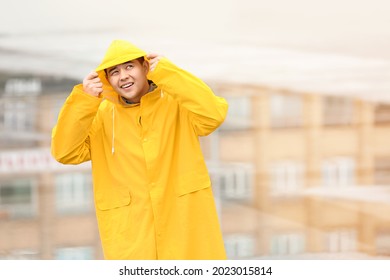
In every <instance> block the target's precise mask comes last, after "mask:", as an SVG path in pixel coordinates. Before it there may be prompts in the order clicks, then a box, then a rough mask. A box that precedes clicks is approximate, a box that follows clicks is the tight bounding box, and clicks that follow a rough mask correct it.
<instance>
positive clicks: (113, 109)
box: [111, 105, 115, 154]
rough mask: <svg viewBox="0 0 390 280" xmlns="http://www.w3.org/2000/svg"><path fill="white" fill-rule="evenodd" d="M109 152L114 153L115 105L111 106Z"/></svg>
mask: <svg viewBox="0 0 390 280" xmlns="http://www.w3.org/2000/svg"><path fill="white" fill-rule="evenodd" d="M111 153H112V154H114V153H115V105H113V106H112V142H111Z"/></svg>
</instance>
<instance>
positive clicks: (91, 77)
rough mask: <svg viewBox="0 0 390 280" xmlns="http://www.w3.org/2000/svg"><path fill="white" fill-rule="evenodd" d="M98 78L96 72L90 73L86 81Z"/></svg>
mask: <svg viewBox="0 0 390 280" xmlns="http://www.w3.org/2000/svg"><path fill="white" fill-rule="evenodd" d="M97 77H99V75H98V73H97V72H95V71H93V72H91V73H89V74H88V75H87V76H86V77H85V79H86V80H93V79H95V78H97Z"/></svg>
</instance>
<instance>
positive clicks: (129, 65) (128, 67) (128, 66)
mask: <svg viewBox="0 0 390 280" xmlns="http://www.w3.org/2000/svg"><path fill="white" fill-rule="evenodd" d="M133 67H134V66H133V64H127V65H126V69H127V70H129V69H131V68H133Z"/></svg>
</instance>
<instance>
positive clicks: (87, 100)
mask: <svg viewBox="0 0 390 280" xmlns="http://www.w3.org/2000/svg"><path fill="white" fill-rule="evenodd" d="M144 55H145V53H144V52H143V51H142V50H140V49H138V48H137V47H135V46H134V45H132V44H130V43H128V42H126V41H120V40H117V41H114V42H113V43H112V44H111V46H110V47H109V49H108V51H107V53H106V56H105V58H104V59H103V62H102V64H101V65H100V66H99V67H98V68H97V69H96V71H97V72H98V73H99V76H100V78H101V80H102V82H103V83H104V92H103V98H97V97H94V96H91V95H88V94H87V93H85V92H83V86H82V85H77V86H75V87H74V89H73V91H72V93H71V94H70V96H69V97H68V98H67V100H66V102H65V104H64V106H63V108H62V110H61V112H60V115H59V118H58V123H57V125H56V127H54V128H53V132H52V154H53V156H54V157H55V158H56V159H57V160H58V161H59V162H61V163H64V164H79V163H81V162H84V161H88V160H91V161H92V173H93V184H94V200H95V207H96V215H97V220H98V226H99V232H100V237H101V241H102V246H103V251H104V255H105V258H106V259H225V258H226V256H225V250H224V245H223V239H222V234H221V231H220V226H219V222H218V217H217V212H216V208H215V203H214V199H213V194H212V189H211V183H210V178H209V175H208V172H207V169H206V165H205V162H204V158H203V155H202V152H201V148H200V145H199V139H198V137H199V136H204V135H208V134H209V133H211V132H213V131H214V130H215V129H216V128H217V127H218V126H219V125H220V124H221V123H222V122H223V120H224V118H225V116H226V112H227V107H228V105H227V103H226V101H225V100H224V99H223V98H220V97H217V96H215V95H214V94H213V92H212V91H211V90H210V88H209V87H208V86H207V85H206V84H205V83H203V82H202V81H201V80H200V79H198V78H197V77H194V76H193V75H191V74H190V73H188V72H186V71H184V70H182V69H180V68H178V67H177V66H175V65H174V64H172V63H171V62H170V61H169V60H168V59H166V58H163V59H161V60H160V61H159V62H158V64H157V66H156V68H155V69H154V70H153V71H151V72H149V73H148V79H150V80H152V81H153V82H154V83H155V84H156V85H157V88H156V89H154V90H153V91H151V92H149V93H148V94H146V95H144V96H143V97H142V98H141V102H140V104H135V105H126V104H123V102H120V100H121V99H120V98H119V96H118V95H117V94H116V93H115V92H114V91H113V89H112V87H111V86H110V85H109V83H108V82H107V80H106V78H105V75H104V71H103V70H104V69H105V68H107V67H111V66H114V65H117V64H120V63H124V62H126V61H129V60H132V59H135V58H138V57H142V56H144Z"/></svg>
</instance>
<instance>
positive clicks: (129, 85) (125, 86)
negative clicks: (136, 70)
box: [121, 83, 134, 88]
mask: <svg viewBox="0 0 390 280" xmlns="http://www.w3.org/2000/svg"><path fill="white" fill-rule="evenodd" d="M133 84H134V83H128V84H124V85H123V86H121V88H129V87H131V86H132V85H133Z"/></svg>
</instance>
